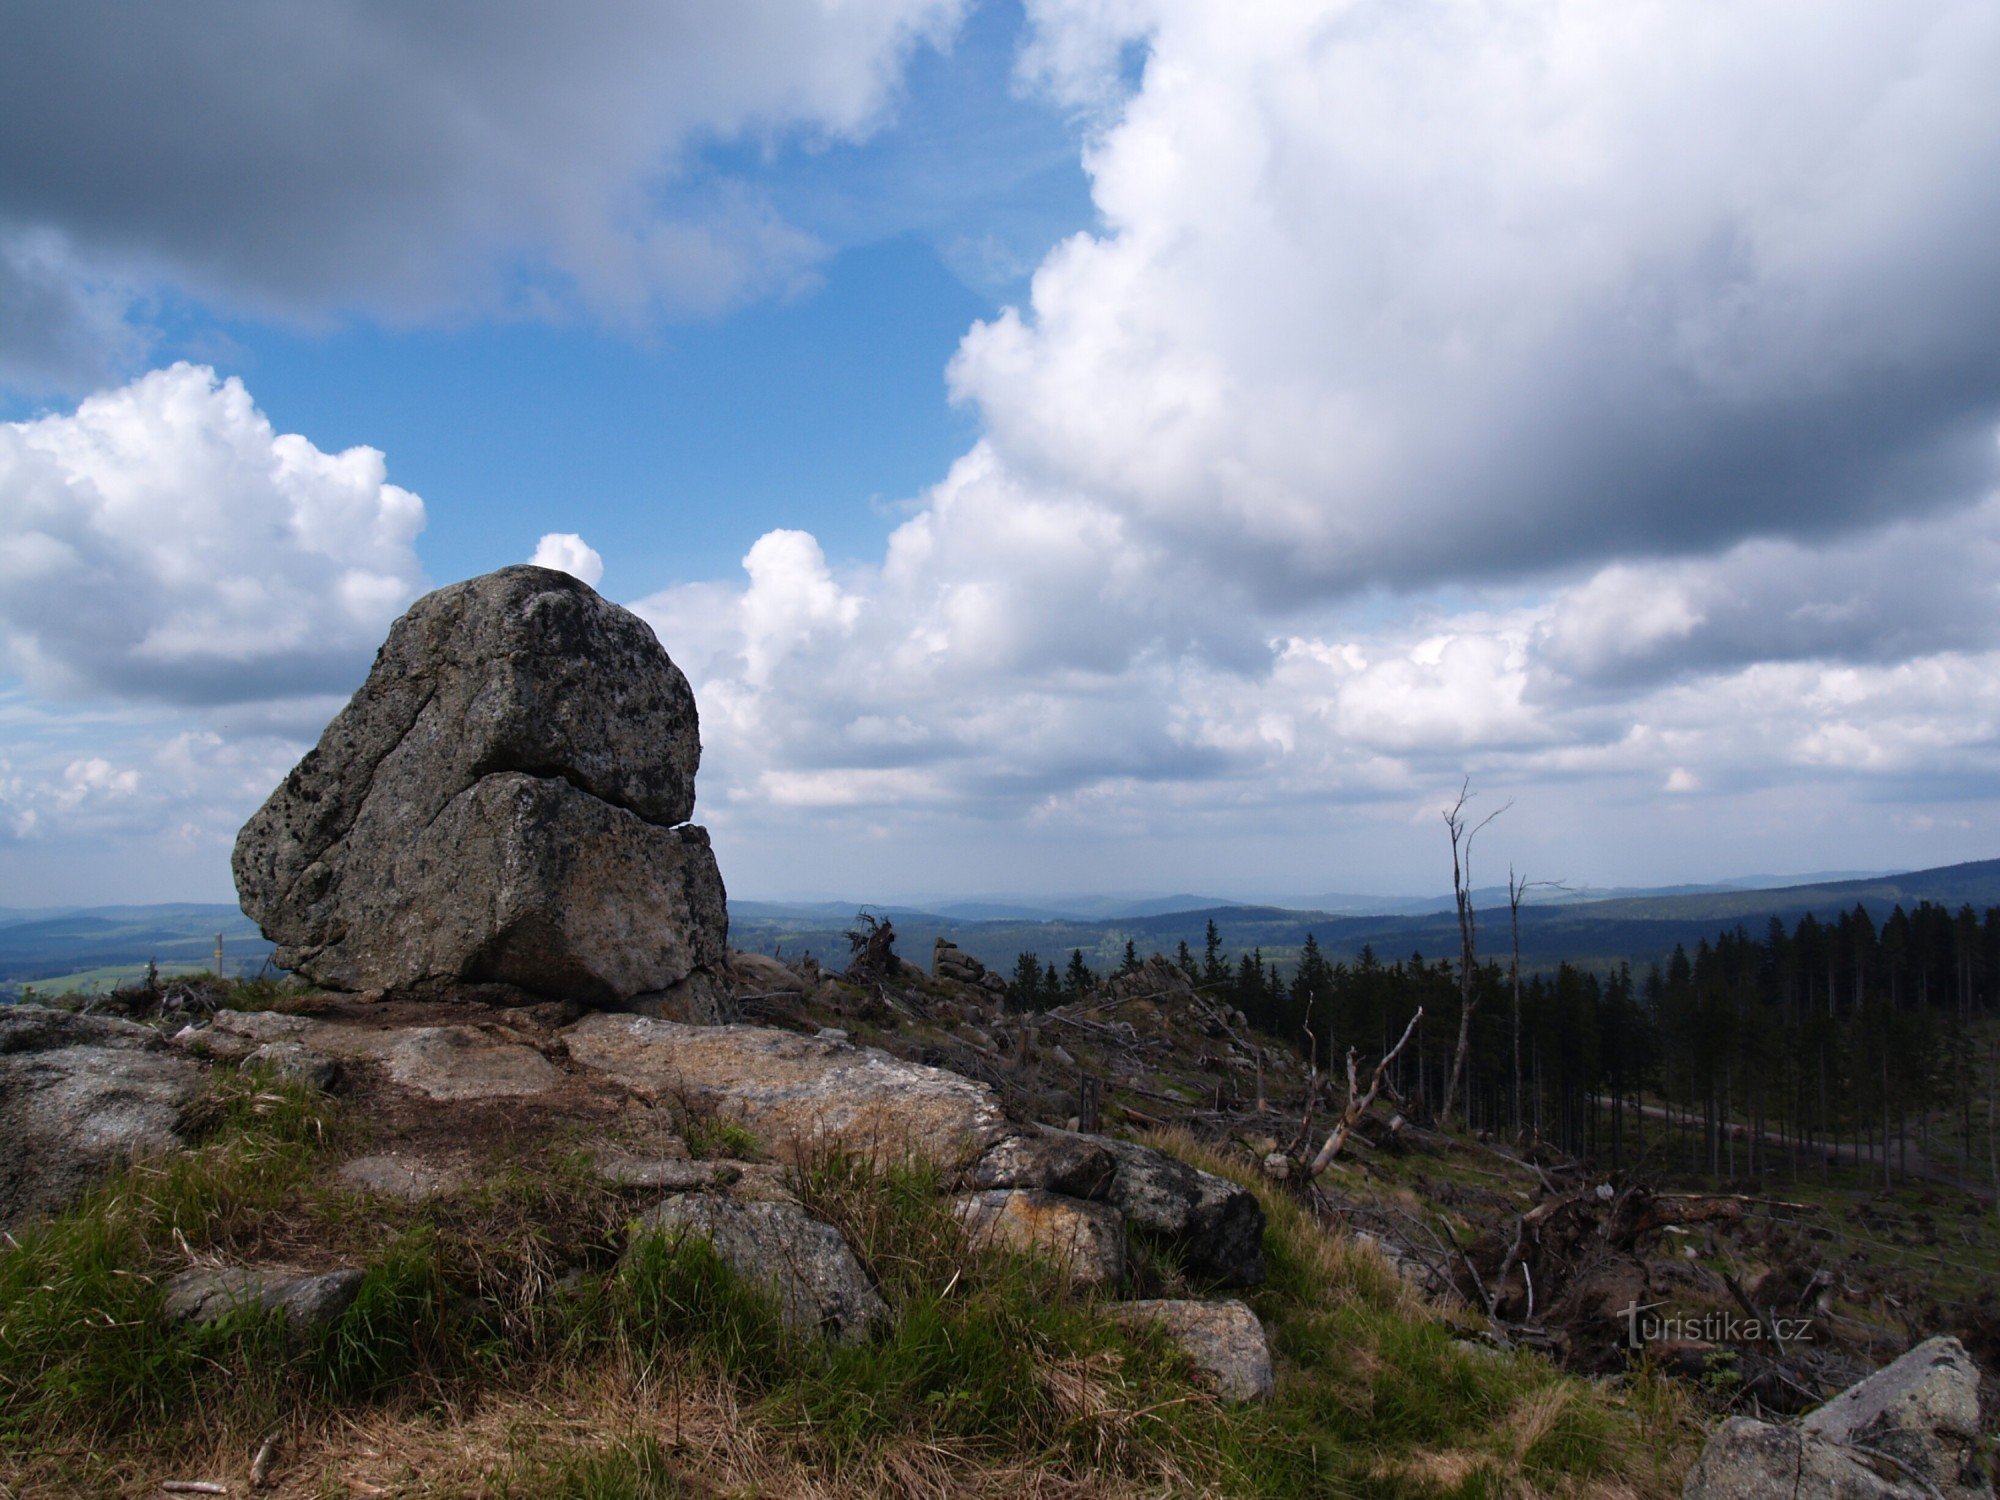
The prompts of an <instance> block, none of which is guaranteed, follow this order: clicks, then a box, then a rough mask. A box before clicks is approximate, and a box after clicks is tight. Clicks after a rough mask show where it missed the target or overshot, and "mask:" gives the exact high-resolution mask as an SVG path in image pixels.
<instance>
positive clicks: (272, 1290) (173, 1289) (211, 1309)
mask: <svg viewBox="0 0 2000 1500" xmlns="http://www.w3.org/2000/svg"><path fill="white" fill-rule="evenodd" d="M364 1279H365V1278H364V1273H362V1272H360V1271H356V1270H339V1271H310V1272H300V1273H293V1274H280V1273H276V1272H271V1271H265V1270H259V1269H257V1268H255V1267H250V1266H225V1267H222V1268H220V1269H214V1270H211V1269H208V1268H206V1267H203V1268H197V1269H195V1270H191V1271H183V1272H181V1273H180V1274H179V1275H178V1276H175V1277H174V1278H173V1279H172V1280H170V1281H169V1282H168V1283H167V1287H166V1311H167V1316H168V1317H170V1318H175V1319H178V1320H180V1321H182V1322H188V1323H215V1322H219V1321H220V1320H222V1319H223V1318H226V1317H228V1316H229V1314H231V1313H233V1312H242V1311H245V1310H249V1309H257V1310H261V1311H263V1312H267V1313H278V1314H280V1315H282V1316H283V1318H284V1319H285V1321H286V1322H287V1323H288V1324H290V1325H291V1326H292V1327H293V1328H296V1329H307V1328H323V1327H325V1326H326V1325H327V1324H329V1323H331V1322H333V1321H334V1320H335V1319H336V1318H338V1317H339V1316H340V1315H341V1314H342V1313H344V1312H346V1311H347V1309H348V1307H349V1306H351V1305H352V1304H353V1302H354V1297H355V1294H356V1293H357V1292H359V1291H360V1290H361V1283H362V1281H363V1280H364Z"/></svg>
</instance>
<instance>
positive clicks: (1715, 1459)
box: [1681, 1338, 1993, 1500]
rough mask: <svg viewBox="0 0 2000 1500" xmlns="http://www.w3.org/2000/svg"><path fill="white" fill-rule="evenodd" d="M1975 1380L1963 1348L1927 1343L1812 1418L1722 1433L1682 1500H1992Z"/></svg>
mask: <svg viewBox="0 0 2000 1500" xmlns="http://www.w3.org/2000/svg"><path fill="white" fill-rule="evenodd" d="M1978 1445H1979V1371H1978V1368H1977V1367H1976V1366H1975V1365H1974V1364H1973V1362H1972V1359H1971V1357H1970V1356H1969V1355H1967V1353H1966V1352H1965V1348H1964V1346H1963V1345H1961V1344H1960V1343H1959V1342H1958V1340H1957V1339H1953V1338H1935V1339H1928V1340H1926V1341H1925V1342H1923V1343H1921V1344H1919V1345H1918V1346H1917V1347H1916V1348H1914V1349H1912V1350H1911V1351H1910V1352H1909V1353H1907V1354H1905V1355H1904V1356H1903V1357H1902V1358H1900V1359H1898V1360H1896V1361H1895V1362H1894V1363H1893V1364H1890V1365H1888V1366H1886V1367H1885V1368H1883V1369H1881V1370H1878V1371H1876V1372H1875V1373H1874V1374H1873V1375H1871V1376H1869V1377H1868V1378H1867V1379H1866V1380H1863V1381H1861V1382H1859V1383H1858V1384H1856V1385H1853V1386H1851V1387H1849V1388H1848V1389H1847V1390H1845V1391H1842V1392H1841V1393H1840V1394H1839V1395H1838V1396H1836V1397H1834V1398H1833V1400H1831V1401H1829V1402H1827V1403H1826V1404H1825V1405H1824V1406H1822V1407H1819V1408H1818V1409H1817V1410H1815V1411H1812V1412H1809V1413H1807V1414H1806V1415H1805V1416H1804V1417H1803V1418H1801V1419H1800V1421H1799V1423H1798V1425H1797V1426H1796V1427H1782V1426H1778V1425H1776V1424H1774V1423H1770V1422H1759V1421H1754V1420H1752V1419H1751V1418H1748V1417H1736V1418H1732V1419H1731V1420H1730V1421H1727V1422H1725V1423H1723V1424H1722V1426H1721V1427H1719V1428H1717V1429H1716V1431H1715V1433H1714V1435H1713V1436H1712V1437H1710V1438H1709V1440H1708V1446H1707V1447H1706V1448H1705V1449H1703V1450H1702V1455H1701V1459H1700V1461H1699V1462H1697V1463H1696V1465H1695V1467H1694V1469H1693V1471H1692V1472H1691V1473H1690V1474H1689V1475H1688V1478H1687V1484H1686V1486H1685V1488H1684V1489H1683V1490H1682V1492H1681V1493H1682V1495H1683V1496H1684V1497H1685V1500H1734V1497H1737V1496H1743V1495H1767V1494H1768V1495H1778V1494H1782V1495H1788V1496H1792V1497H1794V1500H1917V1497H1924V1496H1928V1497H1933V1500H1935V1497H1939V1496H1942V1497H1944V1500H1992V1495H1993V1484H1992V1480H1991V1479H1990V1478H1989V1477H1988V1476H1987V1475H1986V1474H1985V1473H1984V1472H1982V1470H1981V1469H1980V1467H1979V1460H1978V1452H1977V1450H1978Z"/></svg>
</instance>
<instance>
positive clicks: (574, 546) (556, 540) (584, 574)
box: [528, 531, 604, 588]
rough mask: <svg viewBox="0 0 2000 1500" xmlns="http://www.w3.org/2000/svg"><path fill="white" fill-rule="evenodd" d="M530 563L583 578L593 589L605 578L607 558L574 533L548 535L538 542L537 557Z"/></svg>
mask: <svg viewBox="0 0 2000 1500" xmlns="http://www.w3.org/2000/svg"><path fill="white" fill-rule="evenodd" d="M528 561H529V562H531V563H533V564H534V565H535V566H536V567H538V568H554V569H556V570H557V571H558V572H561V573H567V574H569V575H570V576H571V577H572V578H580V579H582V580H583V581H584V582H585V583H587V584H589V585H590V586H591V587H592V588H596V587H597V581H598V580H599V579H600V578H602V577H603V576H604V559H603V558H602V557H601V556H599V555H598V551H597V549H596V548H595V547H593V546H591V545H590V543H588V542H586V541H585V540H584V539H583V538H582V537H580V536H578V535H577V534H576V533H575V532H574V531H551V532H549V533H548V534H547V535H545V536H544V537H543V538H542V539H541V540H540V541H539V542H537V543H535V555H534V556H533V557H531V558H529V559H528Z"/></svg>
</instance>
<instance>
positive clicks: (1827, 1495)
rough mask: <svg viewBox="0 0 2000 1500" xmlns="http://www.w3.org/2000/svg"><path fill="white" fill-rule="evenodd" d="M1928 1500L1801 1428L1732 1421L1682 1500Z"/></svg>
mask: <svg viewBox="0 0 2000 1500" xmlns="http://www.w3.org/2000/svg"><path fill="white" fill-rule="evenodd" d="M1761 1495H1782V1496H1784V1497H1786V1500H1924V1491H1923V1490H1921V1489H1919V1488H1917V1487H1916V1486H1915V1485H1902V1484H1896V1483H1894V1482H1892V1481H1890V1480H1887V1479H1884V1478H1882V1477H1881V1476H1880V1475H1878V1474H1876V1473H1875V1472H1874V1471H1873V1470H1872V1469H1870V1468H1868V1467H1867V1466H1866V1465H1864V1464H1863V1463H1861V1462H1860V1460H1859V1459H1857V1458H1855V1457H1854V1456H1853V1455H1851V1454H1849V1453H1847V1452H1845V1451H1843V1450H1842V1449H1841V1448H1839V1447H1837V1446H1835V1445H1834V1444H1832V1443H1827V1442H1822V1441H1820V1440H1818V1439H1816V1438H1813V1437H1810V1436H1808V1435H1806V1434H1805V1433H1802V1432H1800V1431H1799V1430H1798V1429H1797V1428H1795V1427H1779V1426H1777V1425H1775V1424H1774V1423H1770V1422H1759V1421H1756V1420H1755V1419H1753V1418H1751V1417H1731V1418H1730V1419H1729V1420H1728V1421H1727V1422H1724V1423H1723V1424H1722V1425H1721V1426H1720V1427H1718V1428H1716V1430H1715V1432H1714V1434H1713V1435H1712V1436H1711V1437H1710V1438H1709V1440H1708V1445H1707V1446H1706V1447H1705V1448H1703V1449H1702V1451H1701V1457H1700V1458H1699V1459H1697V1460H1696V1461H1695V1466H1694V1468H1692V1469H1691V1470H1689V1471H1688V1477H1687V1481H1686V1483H1684V1484H1683V1485H1682V1486H1681V1500H1751V1497H1753V1496H1761Z"/></svg>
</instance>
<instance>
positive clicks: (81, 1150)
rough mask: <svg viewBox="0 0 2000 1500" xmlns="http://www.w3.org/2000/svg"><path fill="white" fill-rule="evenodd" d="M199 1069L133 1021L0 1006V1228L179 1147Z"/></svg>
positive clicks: (201, 1081) (198, 1088)
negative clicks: (138, 1159)
mask: <svg viewBox="0 0 2000 1500" xmlns="http://www.w3.org/2000/svg"><path fill="white" fill-rule="evenodd" d="M204 1087H205V1074H204V1071H203V1069H202V1067H201V1065H200V1064H199V1063H197V1062H195V1061H194V1060H192V1059H190V1058H187V1057H184V1056H181V1055H180V1054H179V1053H177V1052H175V1051H173V1050H172V1049H170V1048H169V1047H168V1046H167V1045H166V1044H165V1043H163V1042H162V1041H161V1040H160V1037H159V1035H158V1034H157V1033H156V1032H154V1031H152V1030H151V1029H149V1028H148V1027H145V1026H140V1025H138V1024H136V1023H135V1022H131V1021H121V1020H115V1019H113V1018H111V1017H108V1016H81V1015H75V1014H73V1013H71V1012H69V1011H61V1010H50V1009H48V1008H46V1007H43V1006H39V1005H10V1006H0V1229H6V1228H12V1227H14V1226H16V1225H18V1224H21V1223H24V1222H26V1221H27V1220H28V1219H29V1218H31V1217H34V1216H36V1215H39V1214H45V1213H53V1212H56V1211H58V1210H60V1209H62V1208H63V1207H65V1206H66V1205H67V1204H69V1203H70V1202H72V1201H73V1200H75V1199H76V1198H77V1197H78V1196H80V1195H81V1194H82V1193H83V1192H84V1191H85V1190H87V1189H88V1188H89V1187H90V1185H91V1183H92V1182H93V1181H94V1180H95V1179H97V1178H98V1177H100V1176H102V1175H103V1174H104V1173H105V1172H107V1171H108V1170H110V1169H111V1168H113V1167H116V1166H120V1165H123V1164H124V1163H126V1162H129V1161H131V1160H132V1159H133V1158H135V1157H138V1156H145V1155H151V1154H155V1153H158V1152H163V1151H171V1150H176V1149H179V1148H180V1147H181V1146H182V1145H183V1144H184V1142H183V1141H182V1139H181V1136H180V1134H179V1129H180V1122H181V1116H182V1115H183V1113H184V1112H185V1111H186V1110H187V1108H188V1106H189V1105H190V1104H192V1103H193V1102H194V1101H195V1100H196V1099H197V1098H198V1097H199V1096H200V1095H201V1093H202V1091H203V1088H204Z"/></svg>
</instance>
